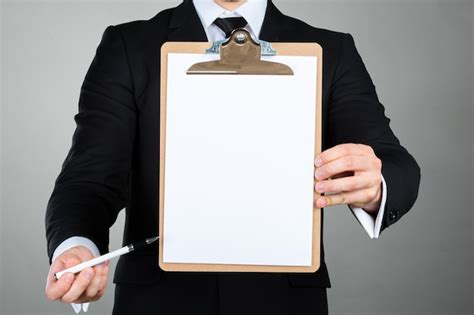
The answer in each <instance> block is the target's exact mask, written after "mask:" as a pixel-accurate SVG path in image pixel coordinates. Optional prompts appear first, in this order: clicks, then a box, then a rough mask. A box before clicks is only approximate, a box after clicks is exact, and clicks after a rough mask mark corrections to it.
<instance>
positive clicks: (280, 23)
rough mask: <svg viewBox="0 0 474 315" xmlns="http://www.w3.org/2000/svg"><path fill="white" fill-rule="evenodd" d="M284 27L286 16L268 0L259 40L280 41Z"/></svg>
mask: <svg viewBox="0 0 474 315" xmlns="http://www.w3.org/2000/svg"><path fill="white" fill-rule="evenodd" d="M284 25H285V15H284V14H283V13H281V12H280V10H278V9H277V7H276V6H275V5H274V4H273V2H272V1H271V0H268V1H267V9H266V11H265V18H264V19H263V23H262V29H261V30H260V35H259V39H261V40H264V41H267V42H278V41H280V40H281V38H282V31H283V30H284Z"/></svg>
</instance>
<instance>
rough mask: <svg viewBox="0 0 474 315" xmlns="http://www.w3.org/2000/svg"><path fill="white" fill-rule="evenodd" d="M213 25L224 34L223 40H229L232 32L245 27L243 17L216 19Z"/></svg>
mask: <svg viewBox="0 0 474 315" xmlns="http://www.w3.org/2000/svg"><path fill="white" fill-rule="evenodd" d="M214 24H215V25H217V27H219V28H220V29H221V30H222V31H223V32H224V33H225V38H229V37H230V34H231V33H232V31H233V30H235V29H237V28H243V27H245V25H247V21H246V20H245V19H244V18H243V17H230V18H225V19H221V18H217V19H216V20H215V21H214Z"/></svg>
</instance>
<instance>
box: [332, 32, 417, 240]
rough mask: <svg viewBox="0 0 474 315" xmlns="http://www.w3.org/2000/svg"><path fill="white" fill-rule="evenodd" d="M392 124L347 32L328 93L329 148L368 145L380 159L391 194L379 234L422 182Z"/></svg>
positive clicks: (412, 198)
mask: <svg viewBox="0 0 474 315" xmlns="http://www.w3.org/2000/svg"><path fill="white" fill-rule="evenodd" d="M401 100H403V98H401ZM389 123H390V120H389V119H388V118H387V117H386V116H385V109H384V107H383V105H382V104H381V103H380V102H379V100H378V97H377V93H376V89H375V86H374V84H373V83H372V80H371V77H370V75H369V73H368V72H367V69H366V67H365V65H364V63H363V61H362V59H361V57H360V55H359V53H358V51H357V49H356V46H355V43H354V39H353V37H352V36H351V35H350V34H344V35H343V36H342V39H341V49H340V56H339V61H338V64H337V67H336V70H335V73H334V80H333V83H332V85H331V91H330V100H329V110H328V126H327V130H328V137H327V141H328V142H327V145H328V147H332V146H335V145H337V144H342V143H361V144H366V145H369V146H371V147H372V149H373V150H374V152H375V154H376V155H377V157H378V158H379V159H381V160H382V175H383V177H384V179H385V182H386V184H387V190H388V195H387V200H386V204H385V212H384V217H383V220H382V225H381V231H383V230H384V229H385V228H387V227H388V226H390V225H392V224H394V223H395V222H397V221H398V220H399V219H400V218H401V217H402V216H403V215H404V214H405V213H407V212H408V211H409V210H410V208H411V207H412V206H413V204H414V202H415V200H416V198H417V196H418V188H419V184H420V168H419V166H418V164H417V162H416V161H415V159H414V158H413V157H412V156H411V155H410V154H409V153H408V151H407V150H406V149H405V148H404V147H403V146H401V145H400V142H399V140H398V139H397V137H396V136H395V135H394V133H393V132H392V130H391V128H390V125H389Z"/></svg>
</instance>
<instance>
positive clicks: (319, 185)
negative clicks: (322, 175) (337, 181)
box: [316, 182, 324, 192]
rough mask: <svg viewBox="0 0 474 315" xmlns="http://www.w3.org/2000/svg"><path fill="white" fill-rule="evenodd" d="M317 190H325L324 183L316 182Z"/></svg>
mask: <svg viewBox="0 0 474 315" xmlns="http://www.w3.org/2000/svg"><path fill="white" fill-rule="evenodd" d="M316 190H317V191H318V192H323V191H324V184H323V183H321V182H319V183H317V184H316Z"/></svg>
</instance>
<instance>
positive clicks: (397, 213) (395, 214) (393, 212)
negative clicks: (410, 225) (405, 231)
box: [389, 210, 400, 221]
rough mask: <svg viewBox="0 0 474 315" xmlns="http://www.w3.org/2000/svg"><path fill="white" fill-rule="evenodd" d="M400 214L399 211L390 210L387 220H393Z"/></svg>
mask: <svg viewBox="0 0 474 315" xmlns="http://www.w3.org/2000/svg"><path fill="white" fill-rule="evenodd" d="M399 214H400V211H399V210H390V212H389V218H390V220H392V221H393V220H395V219H396V218H398V215H399Z"/></svg>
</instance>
